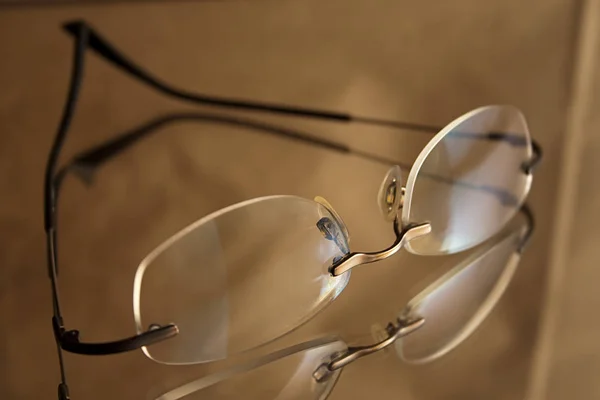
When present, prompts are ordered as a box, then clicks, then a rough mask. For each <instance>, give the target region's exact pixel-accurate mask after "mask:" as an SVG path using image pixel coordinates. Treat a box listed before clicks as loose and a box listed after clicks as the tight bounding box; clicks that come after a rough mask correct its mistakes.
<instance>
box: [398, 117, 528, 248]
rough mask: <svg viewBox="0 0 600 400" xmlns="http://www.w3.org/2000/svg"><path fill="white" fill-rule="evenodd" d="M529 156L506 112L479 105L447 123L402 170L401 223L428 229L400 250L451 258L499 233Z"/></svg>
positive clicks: (524, 132)
mask: <svg viewBox="0 0 600 400" xmlns="http://www.w3.org/2000/svg"><path fill="white" fill-rule="evenodd" d="M530 158H531V140H530V137H529V131H528V128H527V124H526V122H525V118H524V117H523V115H522V114H521V113H520V112H519V110H517V109H516V108H514V107H511V106H488V107H482V108H479V109H477V110H473V111H471V112H469V113H468V114H465V115H464V116H462V117H460V118H458V119H457V120H455V121H454V122H452V123H451V124H449V125H448V126H447V127H446V128H444V129H443V130H442V131H441V132H440V133H438V134H437V135H436V136H435V137H434V138H433V139H432V141H431V142H430V143H429V144H428V145H427V146H426V147H425V149H424V150H423V151H422V152H421V154H420V155H419V157H418V158H417V161H416V162H415V164H414V166H413V168H412V169H411V171H410V174H409V177H408V181H407V185H406V196H405V201H404V208H403V210H402V222H403V224H405V225H406V224H408V223H411V222H412V223H420V222H430V223H431V227H432V231H431V233H430V234H428V235H425V236H422V237H419V238H415V239H414V240H411V241H410V242H409V243H408V244H407V246H406V248H407V249H408V250H409V251H410V252H412V253H415V254H420V255H437V254H445V253H454V252H457V251H461V250H465V249H467V248H470V247H473V246H475V245H477V244H479V243H481V242H483V241H485V240H487V239H489V238H490V237H492V236H493V235H494V234H496V233H497V232H499V231H500V230H501V229H502V227H503V226H505V224H506V223H507V222H508V221H509V220H510V219H511V218H512V217H513V216H514V215H515V214H516V213H517V212H518V210H519V208H520V206H521V205H522V203H523V201H524V199H525V197H526V195H527V193H528V191H529V187H530V185H531V175H527V174H526V173H525V172H524V171H523V170H522V165H523V163H524V162H526V161H527V160H529V159H530Z"/></svg>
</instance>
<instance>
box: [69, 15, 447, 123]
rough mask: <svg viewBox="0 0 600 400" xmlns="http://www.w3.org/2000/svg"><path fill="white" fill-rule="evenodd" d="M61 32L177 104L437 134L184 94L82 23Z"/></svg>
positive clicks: (335, 114) (339, 115)
mask: <svg viewBox="0 0 600 400" xmlns="http://www.w3.org/2000/svg"><path fill="white" fill-rule="evenodd" d="M63 26H64V29H65V30H66V31H67V32H68V33H69V34H71V35H73V36H74V37H75V38H77V36H78V35H80V34H81V32H87V33H86V34H87V35H88V46H89V48H90V49H91V50H93V51H95V52H96V53H98V55H100V56H102V57H103V58H104V59H106V60H107V61H109V62H111V63H112V64H114V65H115V66H117V67H119V68H120V69H122V70H123V71H125V72H127V73H129V74H130V75H132V76H134V77H135V78H137V79H139V80H140V81H142V82H144V83H146V84H148V85H149V86H151V87H153V88H154V89H156V90H158V91H160V92H162V93H164V94H166V95H168V96H171V97H175V98H178V99H181V100H186V101H191V102H194V103H199V104H204V105H209V106H218V107H224V108H231V109H238V110H250V111H262V112H268V113H273V114H283V115H291V116H299V117H308V118H315V119H323V120H330V121H341V122H362V123H365V124H371V125H382V126H390V127H394V128H402V129H410V130H414V131H422V132H430V133H435V132H437V131H438V130H439V127H436V126H428V125H424V124H415V123H407V122H401V121H390V120H382V119H377V118H370V117H358V116H353V115H350V114H347V113H341V112H335V111H324V110H315V109H310V108H304V107H295V106H287V105H281V104H271V103H261V102H256V101H246V100H240V99H231V98H222V97H216V96H208V95H204V94H198V93H192V92H189V91H186V90H182V89H178V88H176V87H174V86H172V85H168V84H167V83H165V82H163V81H162V80H160V79H159V78H157V77H155V76H154V75H152V74H151V73H149V72H148V71H146V70H144V69H143V68H142V67H140V66H138V65H136V64H135V63H134V62H133V61H131V60H129V59H128V58H127V57H126V56H125V55H123V54H122V53H121V52H120V51H119V50H117V49H116V48H115V47H114V46H113V45H112V44H110V43H109V42H108V41H107V40H105V39H103V38H102V37H101V36H100V35H99V34H98V33H97V32H96V31H94V29H93V28H91V27H90V26H89V25H88V24H87V23H86V22H85V21H73V22H67V23H66V24H64V25H63Z"/></svg>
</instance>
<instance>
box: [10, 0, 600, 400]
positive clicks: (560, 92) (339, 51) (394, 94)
mask: <svg viewBox="0 0 600 400" xmlns="http://www.w3.org/2000/svg"><path fill="white" fill-rule="evenodd" d="M579 16H580V14H579V4H577V3H574V2H567V1H558V0H552V1H544V2H541V1H534V2H527V3H523V2H521V1H517V0H511V1H489V2H485V3H482V2H478V1H472V0H461V1H456V2H421V3H418V4H417V3H415V2H408V1H401V2H398V1H377V2H367V1H332V2H327V3H326V4H323V3H322V2H318V1H305V2H300V1H286V2H275V1H266V2H260V3H258V2H257V3H242V2H205V3H168V4H167V3H153V4H144V5H141V4H122V5H110V6H109V5H93V6H84V7H81V6H80V7H76V6H64V7H53V8H10V9H5V10H3V11H2V12H0V60H2V62H0V88H2V90H1V92H0V133H1V134H0V168H1V170H2V171H3V174H2V175H1V176H2V179H1V180H0V185H1V186H0V193H1V194H2V205H3V207H2V208H1V211H0V221H1V225H0V235H1V238H2V239H1V241H0V243H2V248H1V250H0V264H1V265H2V268H1V269H0V296H1V297H0V307H1V308H0V315H2V317H3V321H2V322H3V323H2V324H1V325H0V326H1V327H0V340H1V342H0V357H1V358H0V362H1V364H0V368H2V369H1V370H0V373H1V375H0V395H3V396H2V397H3V398H40V397H44V398H45V397H48V396H53V395H54V392H55V385H56V383H57V381H58V372H57V361H56V354H55V353H56V350H55V348H54V343H53V339H52V335H51V329H50V312H51V311H50V293H49V284H48V281H47V277H46V273H45V268H46V267H45V256H44V251H45V249H44V234H43V229H42V228H43V227H42V213H41V211H42V207H41V204H42V190H41V189H42V174H43V167H44V164H45V161H46V153H47V151H48V148H49V146H50V143H51V140H52V136H53V134H54V130H55V128H56V125H57V121H58V119H59V116H60V111H61V107H62V102H63V100H64V97H65V93H66V87H67V80H68V74H69V69H70V62H71V60H70V56H71V49H72V42H71V41H70V39H69V38H68V37H66V35H64V34H63V33H62V32H61V31H60V29H59V24H60V22H62V21H65V20H67V19H70V18H85V19H87V20H89V21H90V22H92V23H93V24H94V26H95V27H96V28H97V29H98V30H99V31H100V32H103V33H104V35H105V36H106V37H108V38H109V39H111V40H112V41H113V42H114V43H115V44H117V45H118V47H120V48H121V49H123V50H124V51H125V52H126V53H128V54H130V55H131V57H133V58H134V59H135V60H137V61H138V62H139V63H141V64H142V65H145V66H147V67H148V68H150V69H151V70H152V71H154V72H155V73H156V74H158V75H159V76H162V77H165V78H168V79H169V80H170V81H171V82H173V83H175V84H177V85H179V86H182V87H186V88H188V89H190V90H198V91H202V92H206V93H212V94H219V95H223V96H225V95H231V96H237V97H243V98H252V99H260V100H269V101H276V102H283V103H289V104H297V105H305V106H311V107H319V108H325V109H332V110H342V111H351V112H353V113H356V114H360V115H369V116H377V117H385V118H390V119H399V120H406V121H413V122H422V123H428V124H438V125H443V124H445V123H447V122H449V121H450V120H452V119H453V118H455V117H457V116H459V115H460V114H462V113H464V112H466V111H468V110H470V109H472V108H475V107H477V106H480V105H484V104H491V103H512V104H515V105H517V106H518V107H520V108H521V109H522V110H523V111H524V113H525V115H526V116H527V118H528V120H529V124H530V128H531V131H532V134H533V136H534V137H535V138H536V139H537V140H538V141H539V142H540V143H541V144H542V146H543V147H544V150H545V156H546V157H545V161H544V164H543V166H542V167H541V168H540V169H539V171H538V172H537V173H536V178H535V181H534V188H533V191H532V194H531V196H530V202H531V204H532V206H533V210H534V212H535V214H536V217H537V219H538V221H539V229H538V232H537V233H536V236H535V238H534V242H533V244H532V246H530V248H529V250H528V252H527V255H526V256H525V258H524V260H523V262H522V264H521V267H520V269H519V271H518V273H517V276H516V278H515V281H514V282H513V284H512V285H511V286H510V288H509V290H508V292H507V294H506V296H505V297H504V298H503V300H502V302H501V304H500V305H499V307H498V309H497V310H496V311H495V312H494V314H493V316H492V317H490V318H489V319H488V320H487V321H486V322H485V323H484V325H483V326H482V328H481V329H480V330H479V331H478V332H477V333H476V334H475V335H474V336H473V337H472V338H470V339H469V340H468V341H467V342H466V343H465V345H464V346H462V347H461V348H460V349H459V350H457V351H455V352H453V353H451V354H450V355H449V356H448V357H446V358H444V359H442V360H440V361H437V362H435V363H433V364H430V365H428V366H424V367H410V366H406V365H403V364H402V363H401V362H400V361H399V360H397V359H396V357H395V355H394V354H393V353H386V354H379V355H375V356H373V357H370V358H367V359H364V360H362V361H361V362H360V363H356V364H355V365H352V366H350V367H349V368H348V369H347V371H345V372H344V374H343V375H342V378H341V380H340V383H339V384H338V387H337V388H336V390H335V392H334V394H333V395H332V399H343V398H351V399H355V398H356V399H362V398H372V397H377V398H379V397H382V398H383V397H389V398H402V399H438V398H450V399H454V398H456V399H480V398H486V399H507V398H510V399H515V398H522V397H523V396H525V393H526V391H527V387H528V382H529V377H530V372H531V371H532V370H534V371H537V369H536V365H535V363H534V362H533V360H534V359H535V357H534V350H535V349H537V350H539V351H538V356H539V354H543V355H546V354H550V353H552V349H553V348H554V347H553V346H552V345H548V346H545V347H544V346H539V348H538V347H535V343H536V335H537V333H538V327H539V321H540V315H541V311H542V309H543V307H542V302H543V288H544V283H545V281H546V277H547V272H548V270H549V268H548V266H549V264H550V261H551V260H550V257H549V251H548V249H549V248H550V244H551V243H552V240H553V239H552V233H553V231H554V222H555V221H554V216H555V215H556V212H555V209H556V208H555V207H556V202H555V198H556V197H557V190H558V189H557V188H558V186H557V185H558V176H560V174H561V172H560V171H561V165H562V164H561V154H562V145H563V142H564V134H565V127H566V126H567V115H568V114H567V110H568V105H569V104H570V99H571V94H572V93H571V88H572V84H571V82H572V75H573V64H574V60H575V56H576V45H575V44H576V38H577V37H578V34H577V32H578V30H579V28H580V25H581V24H580V23H579V21H580V20H579ZM88 61H89V62H88V63H87V68H88V69H87V71H86V77H85V83H84V88H83V94H82V99H81V105H80V108H79V110H78V113H77V116H76V119H75V121H74V125H73V129H72V132H71V134H72V135H71V137H70V139H69V142H68V145H67V149H66V150H67V153H68V154H73V153H74V152H75V151H77V150H81V149H84V148H85V147H87V146H90V145H91V144H93V143H97V142H99V141H101V140H102V139H104V138H107V137H109V136H110V135H113V134H115V133H116V132H118V131H119V130H123V129H127V128H128V127H131V126H134V125H135V124H136V123H139V122H142V121H144V120H146V119H148V118H150V117H152V116H155V115H157V114H160V113H163V112H165V111H168V110H178V111H179V110H186V109H190V107H189V106H186V105H181V104H179V103H176V102H171V101H169V100H165V99H163V98H161V97H160V96H159V95H157V94H155V93H152V92H150V91H149V90H148V89H147V88H144V87H142V86H141V85H139V84H137V83H136V82H133V81H131V80H130V79H128V78H125V77H123V75H122V74H120V73H119V72H116V71H115V70H114V69H111V68H110V67H108V66H107V65H106V64H105V63H103V62H100V61H99V60H98V59H97V58H96V57H94V56H91V57H89V60H88ZM267 119H268V118H267ZM271 120H274V119H273V118H271ZM278 121H283V119H278ZM285 123H286V124H289V125H290V126H294V127H298V128H303V129H305V130H307V131H310V132H311V133H314V134H315V135H324V136H327V137H329V138H333V139H335V140H338V141H340V142H344V143H349V144H351V145H353V146H355V147H356V148H360V149H363V150H365V151H370V152H373V153H378V154H384V155H387V156H389V157H394V158H397V159H400V160H404V161H406V162H411V161H412V160H413V159H414V157H415V156H416V154H417V152H418V150H419V149H420V148H421V147H422V146H423V145H424V143H425V141H426V137H424V136H423V135H422V134H415V133H410V132H402V131H393V130H387V129H375V128H370V127H366V126H361V125H355V126H346V125H342V124H333V123H313V122H305V121H299V120H296V119H288V120H286V121H285ZM569 126H570V125H569ZM589 149H591V147H590V148H589ZM589 149H588V151H591V150H589ZM590 157H591V160H593V156H590ZM590 162H593V161H590ZM384 173H385V167H383V166H380V165H377V164H373V163H371V162H368V161H363V160H360V159H357V158H355V157H351V156H344V155H338V154H330V153H328V152H326V151H322V150H316V149H313V148H311V147H309V146H305V145H300V144H297V143H293V142H292V143H290V142H287V141H284V140H279V139H275V138H270V137H262V136H259V135H256V134H249V133H247V132H242V131H240V130H233V129H224V128H221V127H215V126H208V125H198V124H196V125H195V124H180V125H177V126H173V127H171V128H169V129H168V130H165V131H164V132H163V133H162V134H160V135H156V136H155V137H153V138H152V139H150V140H148V141H147V142H145V143H144V144H142V145H140V146H139V147H138V148H136V149H135V150H134V151H132V152H130V153H128V154H126V155H124V156H123V157H121V158H119V159H118V160H116V161H115V162H114V163H113V164H111V165H109V166H107V167H106V168H105V169H103V170H102V171H101V172H100V174H99V175H98V177H97V181H96V185H95V186H94V187H92V188H85V187H84V186H83V185H81V184H80V183H79V182H76V181H74V180H70V181H69V182H67V184H66V187H65V191H64V193H63V194H62V198H61V205H60V212H61V217H60V226H61V234H60V254H59V257H60V262H61V276H60V286H61V297H62V300H63V303H64V308H65V310H64V314H65V319H66V323H67V326H68V327H73V328H74V327H77V328H79V329H80V330H81V331H82V333H83V335H85V338H86V339H89V340H108V339H112V338H117V337H120V336H122V335H128V334H131V333H132V332H133V319H132V314H131V288H132V280H133V275H134V273H135V268H136V266H137V264H138V263H139V261H140V260H141V259H142V258H143V257H144V256H145V255H146V254H147V253H148V252H149V251H150V250H151V249H152V248H153V247H154V246H156V245H157V244H159V243H160V242H161V240H163V239H164V238H165V237H167V236H168V235H170V234H171V233H173V232H175V231H176V230H177V229H179V228H180V227H182V226H184V225H186V224H187V223H189V222H190V221H193V220H194V219H197V218H199V217H201V216H203V215H206V214H207V213H209V212H211V211H214V210H216V209H218V208H220V207H223V206H225V205H228V204H232V203H235V202H238V201H241V200H245V199H248V198H252V197H256V196H261V195H267V194H297V195H302V196H304V197H309V198H311V197H313V196H314V195H317V194H319V195H322V196H325V197H326V198H327V199H328V200H329V201H330V202H331V203H332V204H334V205H335V206H336V209H337V210H338V212H339V213H340V214H341V215H343V216H344V219H345V220H346V223H347V224H348V225H349V227H350V229H351V235H352V241H353V245H354V246H355V248H361V249H365V250H371V249H376V248H379V247H381V246H382V245H385V244H387V243H388V242H389V240H391V237H390V232H388V230H389V227H387V225H385V224H384V223H383V222H381V221H380V217H379V215H378V212H377V209H376V205H375V201H374V199H375V195H376V191H377V187H378V185H379V182H380V179H381V177H382V175H383V174H384ZM582 179H586V178H585V177H583V178H582ZM589 179H592V178H589ZM583 182H584V181H583ZM583 199H584V198H583V197H582V201H584V200H583ZM585 199H586V200H585V201H589V202H590V203H586V204H589V205H588V206H587V207H593V203H592V202H591V198H588V197H586V198H585ZM588 199H590V200H588ZM578 210H580V211H578V212H582V211H583V210H584V208H583V205H582V206H581V207H578ZM580 218H583V219H584V220H585V219H586V217H585V214H584V215H583V216H581V217H580ZM590 229H591V228H590ZM457 259H460V257H458V258H457V257H455V258H448V259H442V258H433V259H431V258H429V259H428V258H419V257H415V256H410V255H407V254H401V255H399V256H397V257H395V258H393V259H391V260H388V261H386V262H385V263H382V264H381V265H377V266H372V267H363V268H361V269H358V270H357V271H356V272H355V273H354V274H353V279H352V281H351V283H350V285H349V287H348V288H347V289H346V291H345V292H344V293H343V295H342V296H341V297H340V298H339V299H338V300H337V301H336V302H335V303H334V304H333V305H332V306H331V307H330V308H328V309H327V310H326V311H325V312H324V313H322V314H321V315H319V316H318V317H317V318H316V319H315V320H313V321H312V322H311V323H310V324H308V325H306V326H305V327H303V328H302V329H300V330H298V331H296V332H295V333H294V334H293V335H292V337H290V338H288V339H286V340H287V342H288V343H290V342H298V341H301V340H304V339H307V338H312V337H315V336H316V335H319V334H322V333H336V334H339V335H341V336H342V337H344V338H345V339H346V340H348V341H350V342H352V340H356V338H360V337H363V338H364V337H365V336H368V335H369V332H370V331H371V330H373V329H375V330H376V329H377V327H378V326H379V327H381V326H383V325H385V323H387V321H388V320H390V319H391V318H393V317H394V316H395V314H396V313H397V312H398V311H399V310H400V309H401V308H402V306H403V304H404V303H405V301H406V300H407V299H409V298H410V295H411V294H414V293H415V291H416V290H418V288H419V287H422V283H423V282H424V281H426V280H428V279H431V278H432V277H435V276H439V275H440V274H441V273H442V272H443V271H444V270H446V269H447V268H448V266H449V265H451V263H452V262H453V261H456V260H457ZM585 280H587V281H590V282H591V281H592V280H591V278H587V279H585ZM573 285H574V288H577V287H578V286H577V285H576V284H575V283H573ZM573 290H574V291H577V289H573ZM550 319H551V318H550ZM547 325H548V327H549V328H548V329H549V331H553V330H554V328H553V327H554V326H555V324H554V323H552V321H551V322H548V323H547ZM582 329H583V328H582ZM363 340H364V339H363ZM586 351H587V350H586ZM551 357H553V356H551ZM551 357H546V361H544V362H543V363H542V362H541V361H540V363H541V365H542V366H543V367H544V368H542V369H543V370H546V369H545V367H546V366H547V365H549V364H548V362H553V361H552V360H554V359H553V358H551ZM542 358H543V357H542ZM548 359H549V360H550V361H548ZM66 364H67V372H68V376H69V381H70V386H71V390H72V395H73V397H74V398H87V399H94V398H152V396H154V395H157V394H159V393H161V392H162V391H164V390H165V389H169V388H172V387H173V386H175V385H177V384H180V383H183V382H185V381H187V380H188V379H190V378H192V377H198V376H200V375H201V374H202V373H203V371H204V370H206V369H207V368H206V367H187V368H183V367H162V366H159V365H156V364H153V363H151V362H150V361H148V360H147V359H145V358H144V356H143V355H142V354H141V352H134V353H131V354H126V355H120V356H111V357H101V358H89V357H88V358H86V357H80V356H73V355H67V356H66ZM596 365H597V364H596ZM552 371H553V372H552V373H553V374H559V376H560V372H561V371H560V370H555V369H553V370H552ZM546 377H547V374H545V373H539V378H538V379H539V382H542V383H540V386H541V387H544V385H545V383H544V382H546V380H545V379H546ZM580 389H581V387H580ZM582 390H583V392H582V394H581V396H576V397H577V398H594V396H590V397H587V396H588V395H587V394H586V393H587V392H586V391H585V389H582ZM556 398H562V397H556Z"/></svg>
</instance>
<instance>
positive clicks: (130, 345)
mask: <svg viewBox="0 0 600 400" xmlns="http://www.w3.org/2000/svg"><path fill="white" fill-rule="evenodd" d="M52 325H53V327H54V334H55V336H56V338H57V340H58V341H59V343H60V345H61V348H62V349H63V350H66V351H68V352H71V353H76V354H85V355H108V354H117V353H123V352H126V351H132V350H137V349H139V348H140V347H143V346H149V345H151V344H154V343H158V342H160V341H163V340H165V339H168V338H171V337H173V336H175V335H177V334H178V333H179V330H178V329H177V326H175V325H174V324H169V325H165V326H161V327H154V328H153V329H150V330H148V331H146V332H142V333H140V334H139V335H135V336H131V337H128V338H125V339H120V340H116V341H113V342H103V343H86V342H81V341H80V340H79V331H76V330H71V331H67V330H65V329H64V328H63V327H61V326H60V324H59V321H58V319H56V318H53V319H52Z"/></svg>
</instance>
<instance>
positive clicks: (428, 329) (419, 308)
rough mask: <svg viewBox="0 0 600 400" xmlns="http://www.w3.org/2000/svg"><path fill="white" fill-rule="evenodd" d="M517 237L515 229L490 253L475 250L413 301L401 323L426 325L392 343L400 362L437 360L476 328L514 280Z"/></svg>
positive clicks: (487, 250)
mask: <svg viewBox="0 0 600 400" xmlns="http://www.w3.org/2000/svg"><path fill="white" fill-rule="evenodd" d="M520 237H521V230H517V231H515V232H512V233H510V234H508V235H506V234H505V235H504V238H503V239H501V240H500V241H499V242H496V243H497V244H496V245H492V247H491V248H490V247H489V246H485V247H483V248H482V249H478V251H476V252H475V253H474V254H473V255H471V256H470V257H469V258H468V259H467V260H465V261H464V262H463V263H461V264H460V265H458V266H457V267H455V268H453V269H452V270H450V271H449V272H448V273H447V274H446V275H444V276H443V277H441V278H440V279H438V280H437V281H436V282H434V283H433V284H431V285H430V286H428V287H427V288H426V289H425V290H424V291H423V292H421V293H420V294H419V295H417V296H416V297H415V298H414V299H413V300H411V302H410V303H409V304H408V306H407V307H406V309H405V310H404V311H403V312H402V313H401V315H400V318H401V319H413V318H416V317H417V316H419V317H422V318H424V319H425V324H424V325H423V327H421V328H420V329H419V330H417V331H415V332H413V333H412V334H410V335H407V336H405V337H403V338H401V339H399V340H398V341H397V342H396V350H397V352H398V355H399V356H400V357H401V358H402V359H403V360H405V361H407V362H412V363H423V362H427V361H431V360H433V359H435V358H437V357H440V356H442V355H444V354H446V353H447V352H449V351H450V350H452V349H453V348H455V347H456V346H458V345H459V344H460V343H461V342H462V341H463V340H465V339H466V338H467V337H468V336H469V335H470V334H471V333H472V332H473V331H474V330H475V329H476V328H477V327H478V326H479V324H480V323H481V322H482V321H483V319H484V318H485V317H486V316H487V315H488V314H489V312H490V311H491V310H492V309H493V307H494V306H495V305H496V303H497V301H498V299H499V298H500V296H501V295H502V293H503V292H504V290H505V289H506V286H507V285H508V283H509V282H510V280H511V278H512V276H513V273H514V271H515V269H516V267H517V264H518V262H519V255H518V253H516V252H515V250H516V249H517V248H518V244H519V239H520Z"/></svg>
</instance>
